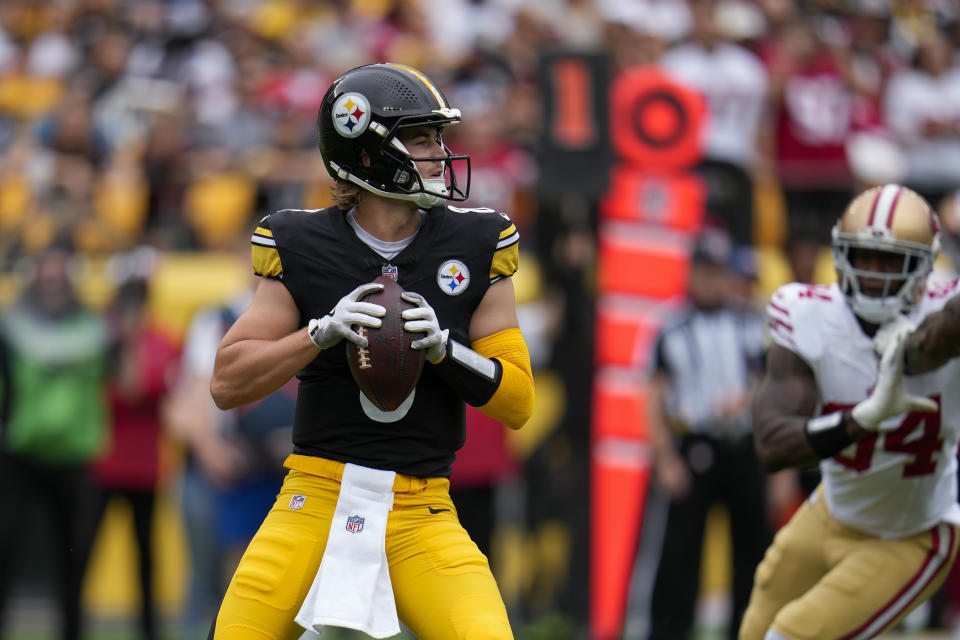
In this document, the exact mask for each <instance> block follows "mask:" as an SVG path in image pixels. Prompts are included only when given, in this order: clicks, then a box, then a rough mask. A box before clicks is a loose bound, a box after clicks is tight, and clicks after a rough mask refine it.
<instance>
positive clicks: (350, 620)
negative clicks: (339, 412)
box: [295, 464, 400, 638]
mask: <svg viewBox="0 0 960 640" xmlns="http://www.w3.org/2000/svg"><path fill="white" fill-rule="evenodd" d="M396 475H397V474H396V472H394V471H381V470H379V469H368V468H367V467H361V466H358V465H355V464H347V466H346V467H345V468H344V470H343V478H342V479H341V481H340V495H339V497H338V498H337V508H336V509H335V510H334V512H333V522H331V523H330V535H329V537H328V538H327V548H326V550H325V551H324V552H323V559H322V560H321V561H320V568H319V569H318V570H317V575H316V577H315V578H314V579H313V584H312V585H310V591H308V592H307V597H306V598H304V600H303V604H302V605H301V606H300V611H299V612H298V613H297V617H296V618H295V620H296V622H297V624H299V625H300V626H301V627H303V628H304V629H308V630H312V631H316V632H320V631H321V630H322V629H323V627H324V625H330V626H334V627H346V628H348V629H357V630H359V631H363V632H364V633H366V634H367V635H369V636H372V637H374V638H388V637H390V636H394V635H397V634H398V633H400V621H399V620H398V619H397V604H396V602H395V601H394V599H393V585H392V584H391V583H390V570H389V567H388V566H387V552H386V548H385V547H386V535H387V515H388V514H389V513H390V510H391V509H393V481H394V478H395V477H396Z"/></svg>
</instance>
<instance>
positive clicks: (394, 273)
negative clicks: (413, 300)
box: [380, 264, 400, 280]
mask: <svg viewBox="0 0 960 640" xmlns="http://www.w3.org/2000/svg"><path fill="white" fill-rule="evenodd" d="M380 274H381V275H385V276H387V277H388V278H393V279H394V280H397V279H398V278H399V277H400V270H399V269H398V268H397V267H395V266H394V265H392V264H385V265H383V266H382V267H380Z"/></svg>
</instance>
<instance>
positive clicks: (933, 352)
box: [904, 295, 960, 375]
mask: <svg viewBox="0 0 960 640" xmlns="http://www.w3.org/2000/svg"><path fill="white" fill-rule="evenodd" d="M957 356H960V295H955V296H953V298H951V299H950V300H949V301H948V302H947V304H946V305H945V306H944V307H943V309H941V310H940V311H938V312H936V313H932V314H930V315H929V316H927V317H926V319H925V320H924V321H923V322H922V323H921V324H920V326H919V327H917V330H916V331H914V332H913V334H911V335H910V337H909V338H907V347H906V351H905V352H904V372H905V373H906V374H907V375H917V374H920V373H926V372H928V371H933V370H934V369H937V368H939V367H941V366H943V365H944V364H946V362H947V361H948V360H950V359H951V358H955V357H957Z"/></svg>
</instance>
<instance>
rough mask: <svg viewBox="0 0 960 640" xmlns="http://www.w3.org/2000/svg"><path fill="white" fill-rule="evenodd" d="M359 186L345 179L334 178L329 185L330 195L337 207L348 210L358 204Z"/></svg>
mask: <svg viewBox="0 0 960 640" xmlns="http://www.w3.org/2000/svg"><path fill="white" fill-rule="evenodd" d="M360 191H361V189H360V187H358V186H357V185H355V184H353V183H352V182H347V181H346V180H335V181H334V183H333V186H331V187H330V195H331V196H332V197H333V201H334V202H335V203H336V204H337V206H338V207H340V208H341V209H343V210H344V211H349V210H350V209H353V208H354V207H355V206H357V205H358V204H360Z"/></svg>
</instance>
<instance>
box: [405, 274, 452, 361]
mask: <svg viewBox="0 0 960 640" xmlns="http://www.w3.org/2000/svg"><path fill="white" fill-rule="evenodd" d="M400 297H401V298H403V299H404V300H406V301H407V302H410V303H412V304H415V305H417V308H416V309H407V310H406V311H404V312H403V313H401V314H400V317H402V318H403V319H404V320H406V322H404V323H403V330H404V331H409V332H410V333H424V334H426V335H425V336H424V337H423V338H420V339H419V340H414V341H413V342H411V343H410V346H411V347H413V348H414V349H426V356H427V360H429V361H430V362H432V363H433V364H436V363H438V362H440V361H441V360H443V356H444V354H445V353H446V352H447V336H449V335H450V330H449V329H443V330H441V329H440V322H439V321H438V320H437V313H436V311H434V310H433V307H431V306H430V303H429V302H427V301H426V300H425V299H424V297H423V296H422V295H420V294H419V293H412V292H410V291H404V292H403V293H402V294H400Z"/></svg>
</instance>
